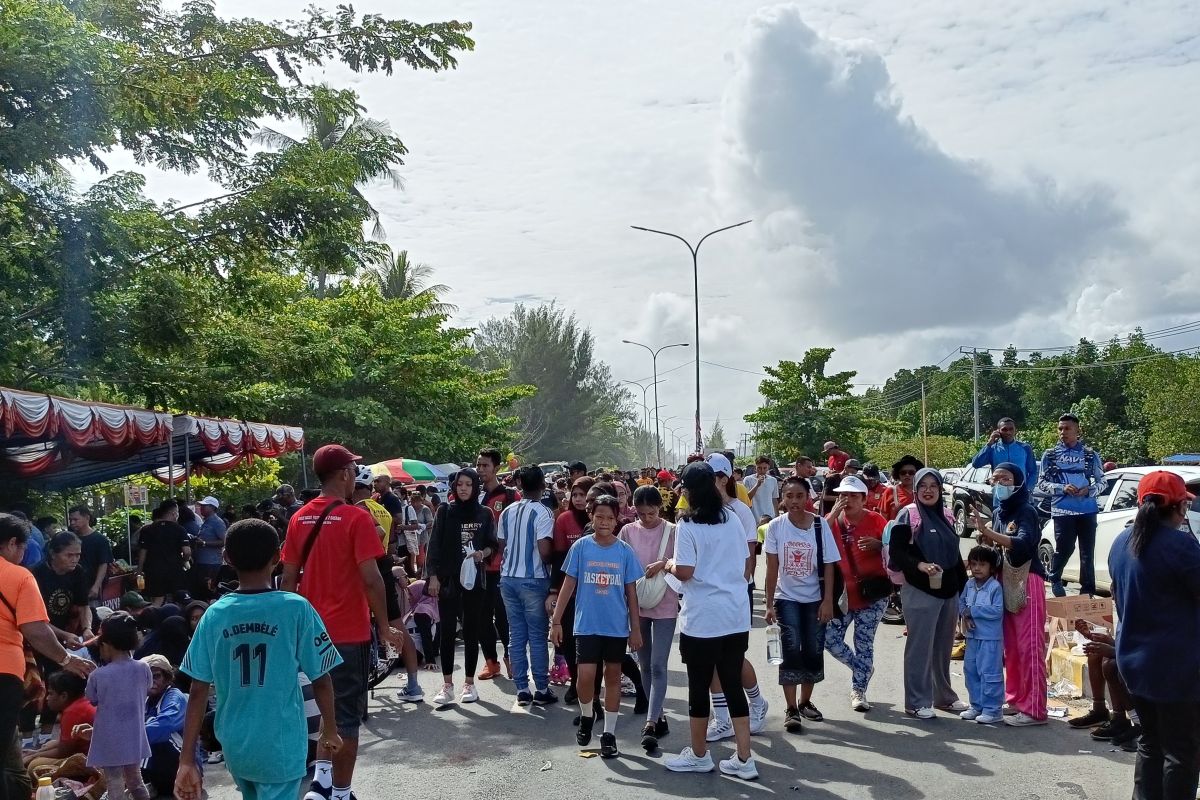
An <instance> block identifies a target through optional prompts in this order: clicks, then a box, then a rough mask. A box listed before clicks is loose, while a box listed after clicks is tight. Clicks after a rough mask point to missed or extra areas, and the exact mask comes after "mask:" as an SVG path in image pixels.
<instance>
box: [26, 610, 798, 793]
mask: <svg viewBox="0 0 1200 800" xmlns="http://www.w3.org/2000/svg"><path fill="white" fill-rule="evenodd" d="M767 663H768V664H773V665H775V666H779V665H780V664H782V663H783V640H782V639H780V638H779V626H778V625H776V624H775V623H771V624H770V625H768V626H767ZM38 800H41V798H38Z"/></svg>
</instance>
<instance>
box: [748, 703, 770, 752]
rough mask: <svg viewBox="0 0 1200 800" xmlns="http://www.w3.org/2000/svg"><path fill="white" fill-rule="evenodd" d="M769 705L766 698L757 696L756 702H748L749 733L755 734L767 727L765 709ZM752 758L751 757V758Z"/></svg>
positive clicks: (767, 708)
mask: <svg viewBox="0 0 1200 800" xmlns="http://www.w3.org/2000/svg"><path fill="white" fill-rule="evenodd" d="M770 708H771V706H770V705H769V704H768V703H767V698H765V697H759V699H758V703H757V704H756V703H751V704H750V735H751V736H757V735H758V734H760V733H762V732H763V731H765V730H766V729H767V711H768V710H769V709H770ZM751 760H753V759H751Z"/></svg>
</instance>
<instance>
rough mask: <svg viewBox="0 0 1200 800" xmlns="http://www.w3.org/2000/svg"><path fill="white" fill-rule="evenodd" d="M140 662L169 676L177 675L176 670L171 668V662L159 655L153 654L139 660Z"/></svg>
mask: <svg viewBox="0 0 1200 800" xmlns="http://www.w3.org/2000/svg"><path fill="white" fill-rule="evenodd" d="M138 661H140V662H142V663H143V664H145V665H146V666H147V667H149V668H150V669H157V670H160V671H162V672H165V673H167V674H168V675H174V674H175V668H174V667H172V666H171V662H170V661H167V657H166V656H164V655H159V654H158V653H151V654H150V655H148V656H145V657H143V658H139V659H138Z"/></svg>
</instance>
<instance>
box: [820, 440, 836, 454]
mask: <svg viewBox="0 0 1200 800" xmlns="http://www.w3.org/2000/svg"><path fill="white" fill-rule="evenodd" d="M835 447H837V442H835V441H834V440H833V439H830V440H829V441H828V442H826V443H825V444H824V445H823V446H822V447H821V452H822V453H828V452H829V451H830V450H832V449H833V448H835Z"/></svg>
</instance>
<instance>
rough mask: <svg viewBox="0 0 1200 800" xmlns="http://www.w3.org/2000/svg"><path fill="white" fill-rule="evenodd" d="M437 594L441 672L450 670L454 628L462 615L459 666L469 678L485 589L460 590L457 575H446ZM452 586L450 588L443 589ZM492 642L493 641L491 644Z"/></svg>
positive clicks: (481, 623) (474, 664)
mask: <svg viewBox="0 0 1200 800" xmlns="http://www.w3.org/2000/svg"><path fill="white" fill-rule="evenodd" d="M441 583H442V587H443V588H442V592H441V593H440V594H439V596H438V615H439V616H440V617H441V623H440V626H439V627H440V628H441V641H440V642H439V646H440V650H441V655H442V674H443V675H446V676H450V675H453V674H454V646H455V644H456V643H457V640H456V637H455V635H454V634H455V628H456V627H457V625H458V619H459V617H461V618H462V634H463V670H464V673H463V674H464V675H465V676H466V677H467V678H469V679H470V680H472V681H473V680H474V679H475V668H476V667H478V666H479V634H480V631H482V630H484V614H485V612H486V610H487V593H486V592H484V591H472V592H466V591H463V590H462V589H461V588H460V587H459V586H458V578H457V576H454V577H449V578H446V579H445V580H444V581H442V582H441ZM450 587H453V592H451V593H449V594H448V593H447V592H446V589H447V588H450ZM493 646H494V644H493Z"/></svg>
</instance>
